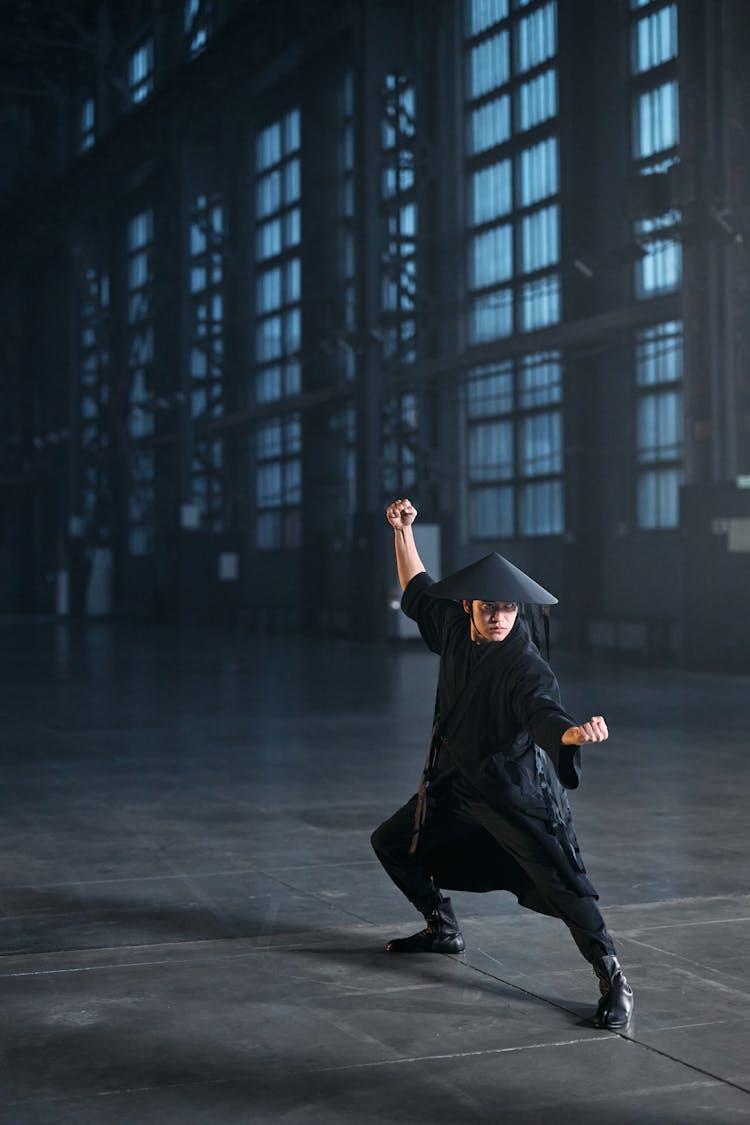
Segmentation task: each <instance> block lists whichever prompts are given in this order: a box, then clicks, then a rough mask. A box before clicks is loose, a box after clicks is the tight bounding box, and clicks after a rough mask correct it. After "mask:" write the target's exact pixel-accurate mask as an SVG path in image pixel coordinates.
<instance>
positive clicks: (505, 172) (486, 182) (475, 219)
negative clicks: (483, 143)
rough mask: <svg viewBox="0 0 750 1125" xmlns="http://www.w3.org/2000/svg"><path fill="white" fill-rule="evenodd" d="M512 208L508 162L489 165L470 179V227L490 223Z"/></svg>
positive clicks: (510, 173) (511, 188) (509, 165)
mask: <svg viewBox="0 0 750 1125" xmlns="http://www.w3.org/2000/svg"><path fill="white" fill-rule="evenodd" d="M512 207H513V177H512V165H511V162H510V160H503V161H501V162H500V163H499V164H491V165H490V166H489V168H482V169H481V170H480V171H479V172H474V173H472V175H471V177H470V215H469V222H470V223H471V225H472V226H479V224H480V223H488V222H492V220H493V219H497V218H499V217H500V216H501V215H507V213H508V212H509V211H510V210H511V209H512Z"/></svg>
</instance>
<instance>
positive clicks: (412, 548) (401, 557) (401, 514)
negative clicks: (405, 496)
mask: <svg viewBox="0 0 750 1125" xmlns="http://www.w3.org/2000/svg"><path fill="white" fill-rule="evenodd" d="M385 515H386V519H387V520H388V523H389V524H390V525H391V527H392V528H393V536H394V547H395V550H396V566H397V568H398V580H399V582H400V583H401V589H402V590H405V589H406V587H407V586H408V585H409V583H410V582H411V580H412V578H414V576H415V575H417V574H423V573H424V571H425V569H426V568H425V565H424V563H423V562H422V560H421V559H420V557H419V551H418V550H417V545H416V543H415V542H414V532H413V531H412V526H411V525H412V524H413V523H414V520H415V519H416V518H417V509H416V508H415V507H414V506H413V504H412V503H411V501H410V500H394V501H393V503H392V504H389V505H388V508H387V509H386V513H385Z"/></svg>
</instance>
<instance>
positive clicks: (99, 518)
mask: <svg viewBox="0 0 750 1125" xmlns="http://www.w3.org/2000/svg"><path fill="white" fill-rule="evenodd" d="M82 281H83V291H82V294H81V300H80V306H79V307H80V316H79V323H80V336H79V370H80V395H79V426H80V429H79V433H80V455H81V467H82V475H83V482H82V483H83V516H84V518H85V520H86V525H87V528H88V529H89V531H92V532H93V533H94V534H95V535H96V536H97V537H98V538H99V539H106V538H107V537H108V535H109V530H110V529H109V526H108V522H107V520H108V514H109V504H108V502H107V492H108V480H107V469H106V464H105V457H104V455H105V453H106V450H107V449H108V447H109V425H108V421H107V419H108V415H109V368H110V354H109V321H110V307H109V277H108V276H107V274H106V273H100V272H99V271H97V270H95V269H92V268H88V269H86V270H85V272H84V275H83V279H82Z"/></svg>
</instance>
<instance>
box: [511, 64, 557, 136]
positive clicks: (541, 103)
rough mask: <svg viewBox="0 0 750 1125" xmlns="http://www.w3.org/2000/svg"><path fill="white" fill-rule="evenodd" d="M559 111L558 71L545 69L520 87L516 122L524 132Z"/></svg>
mask: <svg viewBox="0 0 750 1125" xmlns="http://www.w3.org/2000/svg"><path fill="white" fill-rule="evenodd" d="M556 113H557V72H556V71H555V70H545V71H544V73H543V74H540V75H538V76H537V77H536V78H532V79H531V81H530V82H525V83H524V84H523V86H521V87H520V89H519V91H518V94H517V100H516V123H517V126H518V129H519V130H520V131H521V132H524V131H525V130H526V129H533V128H534V126H535V125H539V124H541V122H542V121H547V120H549V118H550V117H554V116H555V115H556Z"/></svg>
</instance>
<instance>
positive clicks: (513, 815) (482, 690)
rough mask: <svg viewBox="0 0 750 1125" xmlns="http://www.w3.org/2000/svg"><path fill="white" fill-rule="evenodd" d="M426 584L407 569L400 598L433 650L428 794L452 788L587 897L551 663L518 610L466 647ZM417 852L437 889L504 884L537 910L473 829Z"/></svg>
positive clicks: (576, 775)
mask: <svg viewBox="0 0 750 1125" xmlns="http://www.w3.org/2000/svg"><path fill="white" fill-rule="evenodd" d="M432 581H433V580H432V579H431V578H430V577H429V575H427V574H424V573H421V574H418V575H416V577H415V578H413V579H412V581H411V582H410V583H409V584H408V586H407V587H406V590H405V591H404V595H403V598H402V603H401V604H402V608H403V610H404V612H405V613H406V614H407V615H408V616H409V617H411V618H412V619H413V620H414V621H416V623H417V625H418V626H419V631H420V633H421V635H422V638H423V640H424V641H425V643H426V644H427V646H428V648H430V649H431V650H432V651H433V652H435V653H438V654H439V655H440V670H439V674H438V693H437V705H436V718H437V731H438V750H437V760H436V763H435V766H434V768H433V770H432V771H431V777H430V790H429V792H430V799H431V800H439V799H440V791H441V788H442V787H446V786H456V785H458V786H460V787H461V789H462V791H463V792H465V793H467V794H468V795H470V796H471V795H473V796H475V798H476V799H477V800H481V801H483V802H485V803H486V804H487V805H489V806H491V808H492V809H493V810H494V811H495V812H496V813H498V814H500V817H501V819H504V820H505V821H507V822H508V824H512V825H513V826H514V828H515V829H516V830H517V829H518V828H519V827H520V828H522V830H523V831H524V832H526V833H528V834H529V835H530V836H532V837H533V838H534V839H535V840H536V841H537V843H538V844H539V845H540V846H541V848H542V850H543V852H544V855H545V856H546V857H547V858H548V860H549V865H550V866H551V867H554V868H555V869H556V870H557V871H558V873H559V874H560V875H561V876H562V878H563V880H564V882H565V883H566V885H567V886H568V887H569V888H570V889H571V890H573V891H575V892H576V893H577V894H578V895H581V896H588V895H591V896H594V897H596V891H595V890H594V888H593V887H592V885H591V883H590V882H589V880H588V877H587V875H586V869H585V867H584V865H583V861H582V859H581V855H580V851H579V847H578V841H577V839H576V834H575V829H574V827H573V820H572V815H571V811H570V805H569V803H568V798H567V795H566V792H565V787H567V788H570V789H573V788H576V787H577V786H578V784H579V780H580V772H581V753H580V748H579V747H575V746H563V745H562V743H561V741H560V740H561V738H562V735H563V732H564V731H565V730H567V728H568V727H571V726H575V725H576V720H575V719H573V718H572V717H571V716H570V715H569V714H568V712H567V711H565V710H564V708H563V707H562V705H561V703H560V691H559V688H558V685H557V680H556V678H555V676H554V674H553V672H552V670H551V668H550V667H549V665H548V664H547V662H546V661H545V660H544V659H543V658H542V656H541V655H540V653H539V651H538V649H537V648H536V647H535V645H534V644H533V642H532V641H531V638H530V635H529V631H528V628H527V626H526V624H525V622H524V620H523V618H522V616H521V613H520V612H519V615H518V617H517V619H516V622H515V624H514V626H513V628H512V630H511V632H510V633H509V634H508V636H507V637H506V638H505V640H504V641H499V642H489V643H486V644H476V643H474V642H473V641H472V639H471V632H470V620H469V617H468V615H467V614H466V613H465V611H464V609H463V607H462V605H461V604H460V603H457V602H453V601H448V600H445V599H441V598H433V597H431V596H430V594H429V592H428V590H429V586H430V585H431V584H432ZM467 685H468V686H467ZM464 690H466V691H467V692H468V693H469V694H468V699H467V697H465V696H463V692H464ZM427 815H428V817H429V805H428V813H427ZM417 854H418V858H419V860H420V863H421V865H422V867H423V868H424V869H425V871H426V872H427V873H429V874H430V875H432V876H433V878H434V879H435V881H436V883H437V884H438V885H439V886H442V887H444V888H445V889H450V890H469V891H488V890H496V889H506V890H511V891H513V892H514V893H516V894H517V895H518V897H519V901H521V902H522V903H523V905H526V906H530V907H532V908H533V909H540V907H539V905H538V904H537V903H536V902H535V901H534V895H533V891H532V890H531V889H530V887H529V883H528V879H527V878H525V877H524V876H523V875H522V873H521V872H520V871H519V869H518V866H517V864H516V863H515V861H514V860H513V859H511V857H510V856H509V855H508V854H507V853H506V852H504V851H503V848H502V840H501V839H500V840H498V839H495V838H494V837H493V836H491V835H490V834H489V833H488V832H487V831H485V830H484V829H483V828H481V827H479V826H478V827H477V831H476V833H473V834H472V835H470V836H466V835H463V836H461V838H460V839H457V840H456V841H450V842H448V843H445V844H442V845H439V846H438V847H436V848H434V849H433V850H431V851H425V850H424V848H422V847H420V849H419V851H418V853H417ZM545 912H546V911H545Z"/></svg>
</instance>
